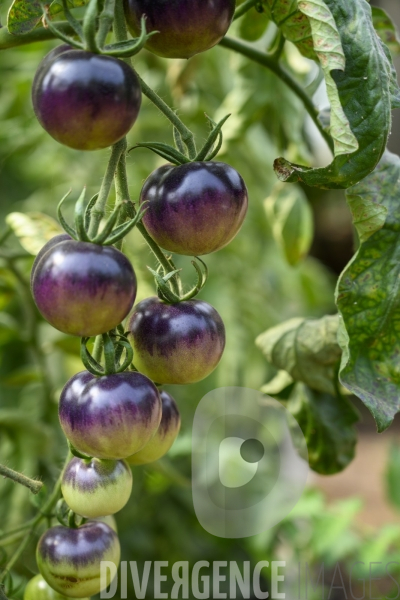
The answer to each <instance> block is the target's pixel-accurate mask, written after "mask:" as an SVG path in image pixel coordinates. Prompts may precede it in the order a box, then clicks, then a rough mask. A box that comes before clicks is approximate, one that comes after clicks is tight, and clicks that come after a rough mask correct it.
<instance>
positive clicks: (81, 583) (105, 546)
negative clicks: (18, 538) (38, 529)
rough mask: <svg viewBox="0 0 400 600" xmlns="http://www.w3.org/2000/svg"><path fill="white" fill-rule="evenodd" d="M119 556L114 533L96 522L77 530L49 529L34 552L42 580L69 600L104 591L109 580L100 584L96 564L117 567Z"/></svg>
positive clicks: (98, 567)
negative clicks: (102, 563) (107, 564)
mask: <svg viewBox="0 0 400 600" xmlns="http://www.w3.org/2000/svg"><path fill="white" fill-rule="evenodd" d="M120 556H121V549H120V545H119V541H118V537H117V535H116V533H115V532H114V531H113V530H112V529H111V527H109V526H108V525H106V524H105V523H102V522H100V521H90V522H88V523H86V524H85V525H82V526H81V527H79V528H77V529H71V528H69V527H63V526H57V527H52V528H51V529H48V530H47V531H46V532H45V533H44V534H43V535H42V537H41V538H40V540H39V543H38V546H37V551H36V560H37V564H38V567H39V571H40V572H41V574H42V576H43V578H44V579H45V580H46V581H47V583H48V584H49V585H50V586H51V587H52V588H53V589H55V590H56V591H57V592H59V593H60V594H64V595H65V596H68V597H69V598H83V597H84V596H94V595H95V594H98V593H99V592H100V591H101V590H102V589H105V588H106V587H107V586H108V585H109V583H110V581H109V580H108V581H104V582H101V581H100V563H101V561H110V562H113V563H114V564H115V565H116V567H118V564H119V561H120ZM106 571H107V570H106ZM108 573H109V571H108ZM101 583H103V585H101Z"/></svg>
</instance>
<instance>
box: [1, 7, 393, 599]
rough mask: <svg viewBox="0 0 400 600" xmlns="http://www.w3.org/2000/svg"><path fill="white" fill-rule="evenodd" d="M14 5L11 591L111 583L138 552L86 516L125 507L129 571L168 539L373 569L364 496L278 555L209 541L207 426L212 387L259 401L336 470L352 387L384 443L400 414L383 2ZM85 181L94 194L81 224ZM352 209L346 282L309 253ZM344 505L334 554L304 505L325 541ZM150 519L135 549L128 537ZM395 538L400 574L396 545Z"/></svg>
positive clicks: (8, 343) (346, 444) (5, 541)
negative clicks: (115, 570) (196, 475)
mask: <svg viewBox="0 0 400 600" xmlns="http://www.w3.org/2000/svg"><path fill="white" fill-rule="evenodd" d="M9 4H10V6H9V7H8V8H9V12H8V15H7V26H6V27H1V28H0V50H7V52H4V53H3V52H1V53H0V68H4V70H5V72H4V77H3V79H4V81H10V82H13V83H12V84H10V89H9V90H8V91H7V93H6V92H5V91H3V90H0V120H2V124H4V127H2V128H0V142H1V144H0V157H1V161H2V162H1V164H2V169H1V171H0V177H1V178H2V185H1V189H3V190H7V194H4V196H5V197H4V200H3V199H2V203H1V206H0V211H1V212H2V214H3V212H4V215H5V216H6V214H7V216H6V226H5V228H4V230H2V231H0V276H1V281H0V347H1V349H2V351H3V352H2V358H1V361H0V396H1V399H2V405H1V407H0V433H1V436H0V453H2V457H1V460H0V474H1V475H3V476H4V477H6V478H7V479H8V480H9V481H6V482H5V484H4V490H5V491H4V492H3V491H2V489H1V488H0V502H4V515H6V516H5V517H4V529H5V531H3V530H2V531H0V550H1V553H0V567H1V571H0V596H1V594H3V589H4V593H5V594H7V596H8V597H9V598H10V600H11V599H12V600H14V599H15V600H21V598H22V594H25V600H30V599H31V597H32V596H33V597H35V598H38V599H40V598H43V599H45V598H54V599H56V598H57V597H64V596H65V597H82V596H90V595H93V594H96V593H98V592H99V591H100V588H99V569H100V566H99V565H100V560H102V559H103V560H110V561H113V562H114V563H115V564H116V565H117V564H118V562H119V558H120V551H119V542H118V537H117V533H116V531H114V529H113V528H110V527H108V526H107V524H105V523H104V522H103V521H86V519H92V518H100V517H104V516H110V515H112V514H114V513H117V512H118V513H119V514H118V522H119V523H120V524H121V525H122V526H121V527H119V530H120V531H121V532H122V534H123V535H122V536H121V539H122V540H123V543H124V553H125V554H126V557H127V558H128V559H129V557H128V551H130V552H132V553H133V552H135V553H136V555H140V560H143V561H145V560H150V559H151V560H153V559H154V558H159V559H160V560H164V559H165V553H166V552H167V551H166V548H168V552H170V555H171V557H173V558H174V560H175V559H177V560H178V559H181V558H182V553H183V554H184V556H183V558H185V557H186V556H188V557H189V558H190V559H192V558H196V557H198V554H197V549H198V548H201V549H202V551H203V550H204V552H205V553H207V558H208V555H209V556H210V557H211V558H212V559H213V560H214V559H215V560H221V559H222V560H225V559H226V556H227V555H228V554H229V556H235V557H238V556H241V557H243V556H246V557H248V558H249V561H252V562H254V563H256V562H259V561H260V560H264V559H266V558H268V560H269V559H270V558H271V556H266V554H265V552H270V553H271V555H272V554H273V553H274V552H276V553H277V555H281V554H284V551H285V548H286V549H287V548H292V549H293V553H292V556H295V555H297V554H298V555H299V557H300V558H301V552H302V551H304V552H307V553H308V554H307V556H308V555H310V556H312V561H314V563H316V562H317V559H321V560H325V559H326V560H327V561H328V562H329V561H330V562H332V560H334V558H335V557H337V556H338V557H339V558H338V560H339V559H340V560H341V561H347V565H348V566H347V568H348V569H350V572H352V571H351V566H349V565H351V561H353V562H356V563H357V564H361V563H362V560H358V559H363V558H365V557H364V555H363V552H364V550H363V545H364V542H365V544H367V547H368V548H369V547H371V545H372V541H371V538H370V536H369V533H364V532H363V533H362V534H360V533H359V532H357V535H354V531H353V529H352V523H353V521H354V519H353V512H354V513H355V511H353V512H352V510H353V509H352V507H351V506H350V504H349V505H346V506H347V508H346V506H345V507H343V506H342V507H341V508H339V509H338V514H337V515H336V518H337V520H338V522H336V520H335V514H336V513H335V511H334V510H333V511H329V510H328V509H326V507H325V504H324V503H323V501H322V500H321V498H320V496H318V494H316V493H315V492H313V491H311V492H310V491H308V492H306V493H305V494H304V497H303V498H302V500H301V502H302V504H300V508H299V509H298V512H297V513H294V514H293V515H291V516H289V517H288V518H287V520H286V521H285V522H283V523H282V524H278V525H277V526H276V530H275V531H274V533H273V535H271V536H270V538H269V539H268V540H267V537H266V538H265V539H264V541H263V544H265V547H266V548H267V549H266V550H265V552H264V550H263V551H261V550H260V544H259V542H257V541H254V540H253V541H251V540H247V541H245V542H243V544H242V543H240V544H239V543H238V544H237V547H236V546H235V547H233V545H230V544H229V543H228V542H226V541H224V540H210V536H207V534H206V533H204V532H199V527H198V524H197V523H196V522H195V519H194V514H193V510H192V508H191V501H190V498H189V496H190V492H188V489H189V487H190V483H189V481H188V478H189V477H190V463H189V455H190V450H189V449H190V441H191V440H190V425H191V423H192V420H193V415H194V410H195V405H196V403H197V401H198V400H199V399H200V398H201V397H202V396H204V395H205V394H206V393H207V392H209V391H210V389H215V388H218V387H224V386H226V387H230V386H237V387H244V388H246V387H250V388H255V389H261V390H262V392H263V393H265V394H267V395H268V394H270V395H272V396H274V397H276V398H278V399H279V401H280V402H281V403H282V404H283V405H284V407H285V408H286V409H287V411H289V412H290V413H291V414H292V415H293V416H294V417H295V419H296V420H297V421H298V423H299V424H300V426H301V428H302V430H303V432H304V435H305V438H306V441H307V444H308V453H309V463H310V467H311V469H313V471H315V472H316V473H319V474H323V475H332V474H335V473H339V472H340V471H342V470H344V469H345V468H346V467H347V466H348V465H349V464H350V463H351V461H352V460H353V458H354V455H355V446H356V441H357V430H356V424H357V421H358V420H359V415H358V413H357V410H355V407H354V402H355V399H354V396H356V397H358V399H359V400H360V401H361V403H362V404H361V406H365V407H367V409H369V411H370V413H371V414H372V416H373V419H374V420H375V422H376V426H377V429H378V431H380V432H382V431H384V430H386V429H387V428H388V427H389V425H390V424H391V423H392V421H393V419H394V417H395V415H396V414H397V413H398V412H399V410H400V403H399V398H400V394H399V390H400V376H399V370H398V364H397V357H398V354H399V344H398V339H397V338H398V336H397V335H396V332H397V325H398V313H399V309H398V305H399V303H398V301H397V300H398V273H397V271H398V268H397V262H398V261H397V258H396V257H397V244H398V240H397V238H398V236H397V231H398V222H399V218H400V215H399V214H398V213H399V211H398V208H397V207H398V195H399V175H400V158H399V157H398V156H397V155H395V154H392V153H391V152H390V151H389V150H388V149H387V143H388V138H389V133H390V131H391V125H392V123H391V110H392V109H395V108H399V107H400V89H399V87H398V84H397V81H396V75H395V69H394V62H393V57H394V56H395V55H396V54H400V40H399V36H398V35H397V33H396V29H395V27H394V24H393V23H392V21H391V19H390V18H389V16H388V15H386V13H385V12H384V11H383V10H382V9H379V8H377V7H376V6H373V5H370V4H369V3H368V2H366V0H314V1H313V2H300V1H297V0H293V1H291V2H287V1H286V0H244V1H240V0H238V1H237V2H234V0H214V1H211V0H210V1H209V0H202V1H200V0H193V1H190V2H189V1H188V0H170V1H168V2H167V1H165V0H155V1H150V0H104V1H101V2H99V1H98V0H88V1H87V0H68V2H67V1H62V2H57V1H55V2H52V3H50V4H49V5H46V6H45V7H42V5H41V3H40V2H31V1H30V0H29V1H28V0H13V1H11V0H10V2H9ZM1 10H3V9H2V8H0V11H1ZM228 29H229V31H228ZM128 31H130V33H131V34H132V37H129V35H128ZM54 40H58V42H57V43H59V45H58V46H55V47H54V45H53V44H54ZM60 42H61V45H60ZM33 43H34V44H33ZM31 44H32V45H31ZM214 46H215V48H214ZM143 49H147V50H149V51H150V52H146V51H143V52H142V50H143ZM154 54H155V55H158V56H159V57H163V58H168V59H171V60H167V61H164V60H162V59H160V58H158V57H157V56H154ZM195 55H196V56H195ZM8 56H9V57H10V58H6V57H8ZM175 58H178V59H182V58H183V59H187V58H190V60H189V61H182V60H173V59H175ZM8 60H9V61H10V62H9V63H8V62H7V61H8ZM28 89H29V92H30V93H31V94H30V97H31V100H29V101H28V100H27V99H26V98H27V97H28ZM156 89H157V90H158V92H159V93H158V92H156V91H155V90H156ZM142 96H145V99H146V101H145V102H143V106H142ZM321 96H323V98H324V102H325V105H329V110H328V111H327V110H326V109H325V108H324V106H323V103H321V102H320V98H321ZM32 109H33V110H32ZM139 111H140V112H139ZM204 113H206V116H205V117H204ZM209 115H211V116H209ZM35 116H36V119H35ZM311 122H312V127H313V129H311V125H310V123H311ZM134 124H135V126H134V127H133V125H134ZM188 124H189V125H190V127H189V125H188ZM40 125H42V128H41V127H40ZM206 127H208V131H206ZM199 140H202V142H201V143H199ZM105 148H110V149H109V151H108V154H107V152H106V151H105V152H90V153H87V152H80V151H83V150H100V149H105ZM106 159H107V160H106ZM3 165H5V166H4V168H3ZM104 169H105V172H104ZM4 173H5V174H4ZM102 173H104V176H101V175H102ZM277 180H279V181H277ZM71 188H72V193H73V195H75V193H76V190H77V189H79V190H82V188H84V190H83V191H82V192H81V193H80V195H79V196H78V199H77V201H76V202H75V207H74V209H73V215H72V210H71V207H70V205H69V198H70V193H71V192H68V190H69V189H71ZM326 190H328V192H327V191H326ZM340 190H342V192H341V191H340ZM343 190H344V191H343ZM89 191H90V194H89ZM86 192H87V193H86ZM341 194H342V195H341ZM58 195H59V196H60V197H61V196H63V197H62V199H61V201H60V202H59V204H58V206H57V205H56V203H55V201H54V199H55V197H56V196H57V197H58ZM336 200H337V206H338V207H339V208H337V209H336V207H335V210H332V211H331V213H329V214H330V215H331V217H330V218H332V220H333V221H335V219H336V218H337V214H338V213H340V214H342V215H343V214H345V215H346V217H345V218H343V221H342V222H341V224H343V223H345V226H344V229H346V227H347V230H348V237H349V238H350V242H349V244H348V246H352V245H355V246H356V253H355V255H354V257H353V258H351V256H350V254H349V253H348V255H347V254H346V256H345V260H342V262H341V263H340V268H337V269H336V270H337V274H338V278H337V281H336V282H335V281H334V277H333V276H332V272H331V271H330V270H329V268H331V267H332V263H329V265H328V268H327V266H326V265H324V264H323V263H322V261H321V260H318V258H317V257H316V256H313V255H312V254H314V255H315V254H317V253H318V248H317V247H318V243H316V244H315V245H314V247H313V248H312V247H311V246H312V242H313V237H314V238H316V239H317V241H318V240H319V241H320V240H321V238H323V237H324V235H323V233H321V231H322V229H321V231H320V230H319V226H320V216H319V215H320V212H319V211H322V212H323V211H324V210H326V209H325V208H321V207H326V206H328V205H330V203H334V202H336ZM345 200H347V204H348V206H349V210H347V208H345V207H344V201H345ZM340 211H341V212H340ZM332 215H334V218H333V217H332ZM55 217H57V219H58V222H57V221H56V220H55ZM314 217H315V218H314ZM351 218H352V220H353V223H351V222H350V220H351ZM346 219H347V221H346ZM314 220H315V223H314ZM315 225H317V227H316V228H315V227H314V226H315ZM336 225H337V224H336ZM353 225H354V227H353ZM337 228H339V229H340V227H339V226H337ZM314 229H315V231H314ZM354 233H355V234H356V240H355V242H356V243H355V244H354V243H353V239H352V236H353V234H354ZM326 238H327V239H328V238H329V236H326ZM326 243H328V242H326ZM342 245H344V244H342ZM310 252H311V255H310ZM331 254H334V252H333V253H331ZM337 254H340V253H339V252H337ZM33 256H34V257H35V259H34V260H31V259H32V257H33ZM187 257H192V262H191V265H192V266H190V261H188V259H187ZM319 258H321V255H319ZM203 259H204V260H203ZM205 261H206V262H205ZM342 263H343V264H342ZM346 263H347V264H346ZM335 264H336V263H335ZM146 267H148V268H147V269H146ZM339 271H341V272H340V273H339ZM29 278H30V282H31V285H30V286H29ZM3 280H4V281H3ZM189 281H190V282H191V283H189ZM335 286H336V292H335V289H334V288H335ZM155 294H156V295H155ZM136 296H137V297H138V302H137V304H136V305H134V303H135V300H136ZM37 309H38V310H37ZM299 315H302V316H299ZM77 338H80V339H77ZM226 340H227V343H226ZM82 364H83V366H84V370H82ZM66 382H67V383H66ZM187 384H193V387H190V388H189V387H187ZM169 385H176V388H174V389H173V390H170V389H169V388H168V387H166V389H164V386H169ZM170 391H171V392H172V395H171V394H170V393H169V392H170ZM351 394H353V397H352V396H351ZM175 397H176V401H175V400H174V398H175ZM57 402H58V415H59V421H58V420H57ZM3 403H4V406H3ZM178 406H179V408H178ZM358 406H360V404H359V405H358ZM181 419H182V434H181V435H178V434H179V433H180V428H181ZM60 425H61V427H60ZM175 440H176V443H175V444H174V442H175ZM170 450H171V451H170ZM169 451H170V452H169ZM3 455H4V458H3ZM393 456H394V458H392V459H391V460H392V463H391V464H390V469H389V475H388V481H389V484H388V489H389V493H390V496H391V498H392V499H394V500H393V501H394V502H397V504H399V501H398V498H399V497H400V494H399V493H398V492H397V488H396V482H397V480H398V475H397V471H396V464H397V463H396V460H395V459H396V456H395V454H394V455H393ZM228 458H231V457H228ZM62 460H64V467H63V468H62V470H61V472H57V471H59V465H61V463H62ZM249 462H251V461H249ZM3 463H4V464H3ZM9 464H10V465H13V466H15V469H13V468H11V467H9V466H8V465H9ZM6 465H7V466H6ZM141 465H144V468H142V467H141ZM131 466H132V467H133V469H134V473H133V476H132V473H131ZM217 470H218V469H217ZM29 475H32V476H36V475H37V476H38V477H34V478H33V479H32V478H31V477H29ZM39 477H40V478H39ZM42 480H43V481H45V482H46V485H43V483H42ZM11 482H14V483H15V482H16V483H18V484H20V485H19V486H14V487H12V485H11ZM132 482H133V484H132ZM22 486H25V487H26V488H28V489H29V490H30V491H31V492H32V493H33V495H34V496H33V497H34V501H33V505H32V506H31V505H30V504H29V503H28V502H25V500H26V497H23V493H24V492H25V491H26V490H24V489H23V487H22ZM27 493H28V492H27V491H26V494H27ZM252 500H254V498H253V499H250V501H252ZM310 507H311V508H310ZM349 507H350V508H349ZM340 511H342V513H343V514H345V518H344V517H343V520H342V521H340V519H341V515H342V513H341V512H340ZM346 511H347V512H346ZM1 512H2V514H3V506H2V511H1ZM325 512H326V513H327V514H328V515H329V519H331V520H332V521H333V523H334V525H335V526H334V527H333V526H332V531H333V530H334V531H342V530H343V526H342V524H341V523H342V522H344V521H346V522H347V523H349V525H348V529H349V531H348V532H347V534H348V535H349V536H351V543H349V538H346V539H337V540H336V541H335V540H333V541H332V540H331V539H330V538H329V540H330V542H332V544H331V546H332V547H331V548H330V549H329V552H330V554H329V552H328V551H327V550H326V549H325V550H324V548H325V546H324V545H323V544H321V543H317V542H318V540H317V541H315V538H316V537H318V536H314V535H311V534H310V535H308V536H303V538H302V539H300V538H301V535H300V533H299V532H300V531H304V529H302V527H303V523H302V522H301V519H304V515H307V519H308V521H307V523H311V526H312V527H313V528H315V529H317V530H318V528H319V529H320V530H323V531H324V530H325V529H324V527H325V528H326V522H325V521H324V514H325ZM339 513H340V514H339ZM350 513H351V514H350ZM138 515H140V518H138ZM338 515H339V516H338ZM57 521H58V522H59V523H60V525H57ZM300 522H301V524H300V525H299V523H300ZM132 523H134V524H135V528H136V530H135V532H136V531H137V536H136V535H135V536H129V535H125V532H127V531H128V532H129V530H130V528H131V527H132ZM176 523H177V524H181V525H182V526H181V527H178V526H177V527H175V524H176ZM306 526H307V525H306ZM2 527H3V526H2ZM171 531H173V535H171ZM130 537H132V538H133V537H134V538H135V539H134V542H132V541H131V540H130ZM321 537H323V536H321ZM39 538H40V539H39ZM172 538H173V539H172ZM306 538H307V540H308V541H305V540H306ZM377 540H378V541H377V542H376V545H375V547H374V548H375V551H376V552H378V551H379V552H381V553H382V552H383V550H382V548H384V547H385V548H386V549H387V557H386V555H385V558H388V561H389V559H391V558H393V556H392V555H391V554H390V553H391V552H392V550H391V547H392V546H391V545H396V544H397V540H395V541H393V539H392V538H390V540H389V541H388V538H385V533H384V532H383V533H381V534H380V535H378V536H377ZM385 540H386V542H385ZM385 543H386V546H385ZM135 544H137V546H136V545H135ZM313 544H315V545H313ZM368 544H369V546H368ZM34 545H37V564H36V563H35V562H34V560H33V546H34ZM324 553H325V554H324ZM379 556H380V555H379ZM332 557H334V558H332ZM168 558H169V556H168ZM372 558H373V559H375V556H374V557H372ZM376 564H378V563H376ZM37 569H39V571H40V573H41V576H37V577H35V578H33V579H32V574H33V573H36V572H37ZM28 581H29V583H28ZM24 588H26V589H25V591H24ZM52 590H53V591H52ZM135 591H136V590H135ZM53 592H54V593H53ZM152 592H153V594H151V593H150V592H149V594H150V597H156V596H157V594H156V590H152ZM129 594H130V595H129V596H128V597H134V591H133V589H130V590H129ZM57 595H58V596H57ZM288 596H289V594H288ZM121 597H122V596H121Z"/></svg>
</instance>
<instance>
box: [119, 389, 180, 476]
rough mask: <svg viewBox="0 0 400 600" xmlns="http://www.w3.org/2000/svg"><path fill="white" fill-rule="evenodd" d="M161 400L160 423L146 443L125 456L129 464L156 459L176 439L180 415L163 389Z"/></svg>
mask: <svg viewBox="0 0 400 600" xmlns="http://www.w3.org/2000/svg"><path fill="white" fill-rule="evenodd" d="M160 396H161V402H162V417H161V423H160V425H159V427H158V429H157V431H156V433H155V435H153V437H152V438H151V440H150V441H149V442H147V444H146V445H145V446H144V448H142V449H141V450H139V452H136V454H133V456H130V457H129V458H127V462H128V463H129V464H130V465H145V464H147V463H151V462H154V461H155V460H158V459H159V458H161V457H162V456H164V454H166V453H167V452H168V450H169V449H170V448H171V446H172V444H173V443H174V441H175V440H176V438H177V436H178V433H179V429H180V427H181V417H180V414H179V410H178V407H177V405H176V402H175V400H174V399H173V397H172V396H170V394H168V393H167V392H165V391H164V390H163V391H162V392H161V394H160Z"/></svg>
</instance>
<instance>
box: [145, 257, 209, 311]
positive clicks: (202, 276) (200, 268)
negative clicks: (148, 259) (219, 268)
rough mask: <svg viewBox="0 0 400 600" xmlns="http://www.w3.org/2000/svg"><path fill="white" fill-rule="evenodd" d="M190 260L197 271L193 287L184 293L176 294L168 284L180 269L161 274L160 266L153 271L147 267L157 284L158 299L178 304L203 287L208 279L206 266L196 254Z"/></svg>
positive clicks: (189, 298) (192, 296)
mask: <svg viewBox="0 0 400 600" xmlns="http://www.w3.org/2000/svg"><path fill="white" fill-rule="evenodd" d="M197 261H198V262H197ZM191 262H192V265H193V267H194V268H195V270H196V273H197V282H196V284H195V285H194V286H193V288H192V289H191V290H190V291H189V292H186V293H185V294H184V293H182V294H177V293H176V292H174V291H173V289H172V287H171V285H170V280H171V279H172V278H173V277H174V276H175V275H177V274H178V273H179V272H180V269H175V270H173V271H170V272H169V273H167V274H165V275H164V276H162V275H161V274H160V270H161V268H160V267H159V268H158V269H157V271H154V270H153V269H151V268H150V267H147V268H148V270H149V271H150V273H151V274H152V275H153V276H154V279H155V282H156V286H157V295H158V297H159V298H160V300H162V301H163V302H166V303H167V304H178V302H184V301H185V300H191V299H192V298H194V297H195V296H197V294H198V293H199V292H200V291H201V290H202V289H203V287H204V286H205V284H206V282H207V279H208V267H207V265H206V263H205V262H204V261H203V260H201V258H199V257H198V256H196V257H195V260H192V261H191ZM199 263H200V265H199ZM180 287H181V286H180Z"/></svg>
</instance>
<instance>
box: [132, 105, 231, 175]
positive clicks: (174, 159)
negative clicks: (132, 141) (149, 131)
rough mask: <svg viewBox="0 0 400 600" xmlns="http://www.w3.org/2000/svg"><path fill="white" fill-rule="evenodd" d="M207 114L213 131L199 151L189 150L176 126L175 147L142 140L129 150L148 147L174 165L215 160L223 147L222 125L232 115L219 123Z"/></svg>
mask: <svg viewBox="0 0 400 600" xmlns="http://www.w3.org/2000/svg"><path fill="white" fill-rule="evenodd" d="M205 116H206V119H207V120H208V122H209V125H210V128H211V131H210V134H209V136H208V138H207V140H206V141H205V143H204V144H203V146H202V148H201V150H200V151H199V152H196V153H195V152H189V150H188V148H187V147H186V146H185V144H184V141H183V139H182V136H181V134H180V133H179V131H178V130H177V129H176V127H174V143H175V148H174V147H173V146H170V145H169V144H163V143H161V142H141V143H139V144H136V145H135V146H133V147H132V148H130V149H129V150H128V152H131V150H135V149H136V148H147V149H148V150H151V151H152V152H154V153H155V154H158V155H159V156H161V157H162V158H164V159H165V160H168V162H170V163H172V164H173V165H184V164H186V163H190V162H198V161H210V160H213V159H214V158H215V157H216V156H217V154H218V152H219V151H220V150H221V147H222V142H223V136H222V127H223V126H224V124H225V123H226V121H227V120H228V119H229V117H230V116H231V115H230V114H229V115H226V116H225V117H224V118H223V119H221V121H219V122H218V123H216V122H215V121H213V119H211V117H209V116H208V115H205Z"/></svg>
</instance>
